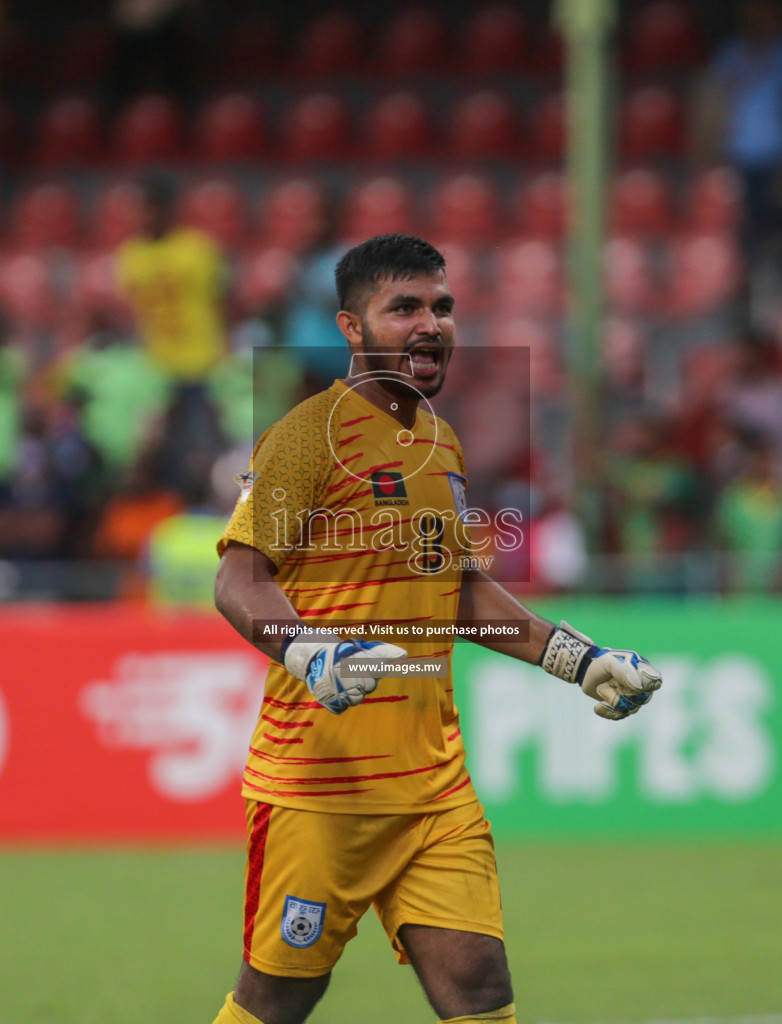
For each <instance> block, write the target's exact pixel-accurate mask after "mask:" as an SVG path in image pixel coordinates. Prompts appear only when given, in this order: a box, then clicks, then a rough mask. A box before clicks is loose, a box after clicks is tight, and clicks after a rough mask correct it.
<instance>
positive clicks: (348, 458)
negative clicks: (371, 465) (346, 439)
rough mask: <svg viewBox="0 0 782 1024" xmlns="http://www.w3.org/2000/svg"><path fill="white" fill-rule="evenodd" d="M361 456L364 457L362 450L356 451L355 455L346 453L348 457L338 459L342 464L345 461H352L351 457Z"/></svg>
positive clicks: (359, 457) (357, 457)
mask: <svg viewBox="0 0 782 1024" xmlns="http://www.w3.org/2000/svg"><path fill="white" fill-rule="evenodd" d="M363 457H364V453H363V452H356V454H355V455H348V457H347V458H346V459H340V460H339V461H340V462H341V463H342V465H343V466H344V465H345V464H346V463H348V462H352V461H353V459H361V458H363Z"/></svg>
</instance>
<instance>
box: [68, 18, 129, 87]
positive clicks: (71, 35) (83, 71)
mask: <svg viewBox="0 0 782 1024" xmlns="http://www.w3.org/2000/svg"><path fill="white" fill-rule="evenodd" d="M58 51H59V57H58V60H57V71H56V76H57V79H58V81H59V83H60V87H61V88H62V89H84V88H88V87H90V86H96V85H97V86H100V85H102V84H103V83H104V82H105V81H106V79H107V77H108V75H109V73H110V71H111V65H112V61H113V59H114V54H115V39H114V36H113V34H112V31H111V27H110V25H109V23H108V22H107V21H85V22H81V23H80V24H77V25H73V26H72V27H71V28H70V29H68V30H67V31H66V32H65V34H64V36H63V39H62V41H61V43H60V44H59V45H58Z"/></svg>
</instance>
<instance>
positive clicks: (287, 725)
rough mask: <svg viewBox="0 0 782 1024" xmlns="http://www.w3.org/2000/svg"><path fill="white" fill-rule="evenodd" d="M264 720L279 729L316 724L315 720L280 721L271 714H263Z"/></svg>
mask: <svg viewBox="0 0 782 1024" xmlns="http://www.w3.org/2000/svg"><path fill="white" fill-rule="evenodd" d="M261 718H262V719H263V720H264V722H270V723H271V724H272V725H276V726H277V728H278V729H298V728H299V727H300V726H307V725H314V724H315V723H314V722H280V721H278V720H277V719H276V718H272V716H271V715H261Z"/></svg>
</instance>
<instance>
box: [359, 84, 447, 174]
mask: <svg viewBox="0 0 782 1024" xmlns="http://www.w3.org/2000/svg"><path fill="white" fill-rule="evenodd" d="M433 143H434V138H433V133H432V124H431V120H430V116H429V111H428V109H427V106H426V103H425V102H424V101H423V100H422V99H421V97H420V96H418V95H416V93H413V92H395V93H391V95H389V96H384V97H382V98H381V99H380V100H378V102H377V103H375V104H374V105H373V106H372V107H370V109H369V111H368V113H367V116H366V121H365V126H364V153H365V154H366V156H367V157H368V158H369V159H372V160H395V159H416V158H419V159H420V158H421V157H425V156H431V154H432V152H433V149H434V145H433Z"/></svg>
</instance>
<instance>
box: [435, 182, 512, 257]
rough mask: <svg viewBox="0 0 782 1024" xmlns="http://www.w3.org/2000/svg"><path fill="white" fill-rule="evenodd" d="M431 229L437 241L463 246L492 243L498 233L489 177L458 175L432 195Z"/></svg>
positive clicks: (495, 199)
mask: <svg viewBox="0 0 782 1024" xmlns="http://www.w3.org/2000/svg"><path fill="white" fill-rule="evenodd" d="M431 206H432V210H433V216H432V222H431V228H430V230H431V231H432V232H433V234H436V235H437V236H438V237H439V238H443V239H446V240H447V241H449V242H463V243H464V244H466V245H480V244H481V243H484V242H493V241H495V240H496V239H497V238H498V237H499V236H500V235H501V234H502V229H501V225H500V219H499V211H498V202H497V190H496V188H495V186H494V184H493V183H492V182H491V180H490V179H489V178H486V177H484V176H482V175H478V174H459V175H456V176H455V177H452V178H449V179H448V180H446V181H445V182H444V183H443V184H442V185H440V186H439V188H437V189H436V190H435V191H434V193H433V194H432V196H431Z"/></svg>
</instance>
